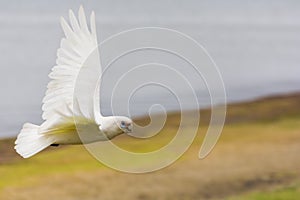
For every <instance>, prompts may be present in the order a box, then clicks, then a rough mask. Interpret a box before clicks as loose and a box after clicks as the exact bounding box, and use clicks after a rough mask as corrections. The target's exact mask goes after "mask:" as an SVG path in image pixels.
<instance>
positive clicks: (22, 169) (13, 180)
mask: <svg viewBox="0 0 300 200" xmlns="http://www.w3.org/2000/svg"><path fill="white" fill-rule="evenodd" d="M103 167H104V166H103V165H101V164H100V163H99V162H97V161H96V160H95V159H94V158H92V157H91V156H90V155H89V154H88V152H87V151H86V150H85V149H84V148H83V147H81V146H74V147H69V148H63V149H57V151H55V152H54V151H47V152H43V153H42V154H38V155H37V156H35V157H33V158H30V159H27V160H25V159H24V160H22V161H19V162H16V163H11V164H2V165H1V166H0V174H1V179H0V191H1V189H3V188H4V187H7V186H22V185H28V184H30V183H34V182H35V179H37V178H39V177H47V176H51V175H53V174H59V173H72V172H74V171H78V170H79V171H80V170H82V171H85V170H88V171H91V170H96V169H99V168H103Z"/></svg>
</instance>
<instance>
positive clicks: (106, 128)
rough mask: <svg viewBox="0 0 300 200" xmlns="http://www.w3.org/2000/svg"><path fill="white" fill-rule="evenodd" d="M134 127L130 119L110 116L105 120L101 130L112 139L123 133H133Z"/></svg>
mask: <svg viewBox="0 0 300 200" xmlns="http://www.w3.org/2000/svg"><path fill="white" fill-rule="evenodd" d="M132 127H133V123H132V120H131V119H130V118H128V117H123V116H110V117H105V118H104V119H103V122H102V124H101V125H100V127H99V129H100V130H101V131H102V132H104V133H105V134H106V135H107V137H108V138H110V139H111V138H113V137H115V136H117V135H120V134H122V133H130V132H132Z"/></svg>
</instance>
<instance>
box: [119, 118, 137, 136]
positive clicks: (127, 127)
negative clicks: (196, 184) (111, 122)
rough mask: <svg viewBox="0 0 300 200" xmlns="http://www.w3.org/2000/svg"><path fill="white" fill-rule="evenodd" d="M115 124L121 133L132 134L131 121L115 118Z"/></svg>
mask: <svg viewBox="0 0 300 200" xmlns="http://www.w3.org/2000/svg"><path fill="white" fill-rule="evenodd" d="M115 123H116V125H117V126H118V128H119V129H120V130H121V131H122V132H123V133H130V132H132V127H133V124H132V120H131V119H130V118H128V117H122V116H117V117H115Z"/></svg>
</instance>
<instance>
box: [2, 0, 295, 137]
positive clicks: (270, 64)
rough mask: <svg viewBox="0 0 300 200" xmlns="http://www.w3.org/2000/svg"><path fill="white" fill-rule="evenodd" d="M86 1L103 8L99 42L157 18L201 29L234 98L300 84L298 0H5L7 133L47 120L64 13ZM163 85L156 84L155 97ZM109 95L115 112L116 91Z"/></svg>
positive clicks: (191, 31) (159, 22)
mask: <svg viewBox="0 0 300 200" xmlns="http://www.w3.org/2000/svg"><path fill="white" fill-rule="evenodd" d="M80 4H83V5H84V7H85V9H86V12H87V14H88V13H90V12H91V11H92V10H94V11H95V12H96V17H97V22H96V23H97V30H98V38H99V39H98V40H99V42H101V41H103V40H105V39H106V38H108V37H109V36H111V35H113V34H117V33H119V32H121V31H124V30H127V29H132V28H137V27H151V26H154V27H165V28H171V29H175V30H178V31H181V32H183V33H185V34H187V35H189V36H191V37H193V38H194V39H195V40H196V41H197V42H199V43H200V44H202V45H203V46H204V47H205V48H206V49H207V51H208V52H209V53H210V55H211V57H212V58H213V59H214V61H215V62H216V64H217V66H218V67H219V69H220V72H221V75H222V77H223V80H224V83H225V87H226V93H227V99H228V102H234V101H241V100H248V99H253V98H256V97H259V96H267V95H271V94H280V93H289V92H292V91H298V90H299V89H300V79H299V74H300V67H299V64H298V63H299V61H300V57H299V56H298V55H299V54H298V52H300V45H299V44H300V37H299V35H300V20H299V18H300V12H299V9H300V3H299V2H298V1H293V0H287V1H281V0H272V1H271V0H262V1H235V0H230V1H226V2H225V1H216V0H213V1H187V2H182V1H161V2H152V1H151V2H150V1H135V0H131V1H128V2H124V1H115V0H114V1H84V2H82V1H63V2H61V1H56V0H55V1H51V3H50V2H49V1H34V0H29V1H26V2H25V1H24V2H19V1H0V5H1V6H0V23H1V30H0V52H1V55H2V56H1V63H2V65H1V73H0V85H1V86H0V87H1V102H0V110H1V113H0V133H1V134H0V137H6V136H15V135H16V134H17V133H18V131H19V129H20V126H21V124H23V123H24V122H26V121H33V122H35V123H40V122H41V117H40V116H41V102H42V98H43V96H44V93H45V91H46V85H47V83H48V81H49V78H48V76H47V75H48V73H49V72H50V70H51V68H52V67H53V66H54V65H55V60H56V50H57V48H58V47H59V44H60V40H61V38H62V36H63V32H62V30H61V27H60V23H59V18H60V16H64V17H66V18H67V17H68V10H69V9H70V8H71V9H73V10H74V11H76V12H77V10H78V7H79V5H80ZM116 70H118V69H116ZM109 78H111V77H108V79H109ZM159 92H160V91H159V90H158V91H155V90H154V91H153V90H152V91H151V93H152V94H151V95H152V97H153V98H154V99H155V101H157V100H158V99H159V96H158V95H159ZM103 95H104V96H106V95H105V94H103ZM205 95H206V94H205ZM161 96H163V95H161ZM206 96H207V95H206ZM163 97H164V98H165V96H163ZM136 98H139V97H136ZM102 100H103V102H102V104H103V111H104V114H110V107H109V99H106V98H103V99H102ZM139 102H140V103H139V104H138V105H136V106H135V108H134V109H133V110H134V112H133V113H132V114H133V115H135V116H137V115H138V116H140V115H144V114H147V112H148V108H145V98H144V101H143V96H141V97H140V101H139ZM143 102H144V103H143ZM151 103H155V102H151ZM200 103H201V102H200ZM202 103H203V102H202ZM170 109H172V110H176V106H174V107H171V108H170Z"/></svg>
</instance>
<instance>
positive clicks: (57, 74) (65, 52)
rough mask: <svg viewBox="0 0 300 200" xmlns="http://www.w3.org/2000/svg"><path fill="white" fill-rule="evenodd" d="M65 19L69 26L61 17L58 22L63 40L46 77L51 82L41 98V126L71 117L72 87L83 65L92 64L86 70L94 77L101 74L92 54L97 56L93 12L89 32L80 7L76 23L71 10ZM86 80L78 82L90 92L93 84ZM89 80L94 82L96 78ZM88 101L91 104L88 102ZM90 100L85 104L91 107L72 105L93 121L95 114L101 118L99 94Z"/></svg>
mask: <svg viewBox="0 0 300 200" xmlns="http://www.w3.org/2000/svg"><path fill="white" fill-rule="evenodd" d="M69 18H70V24H68V22H67V21H66V20H65V19H64V18H63V17H62V18H61V20H60V22H61V26H62V29H63V31H64V34H65V38H63V39H62V40H61V43H60V48H59V49H58V50H57V60H56V65H55V66H54V67H53V68H52V72H51V73H50V74H49V77H50V78H51V79H52V80H51V81H50V82H49V83H48V85H47V91H46V95H45V97H44V99H43V106H42V109H43V116H42V117H43V119H44V120H46V123H45V124H47V126H50V124H53V123H57V122H56V120H55V118H66V117H70V116H72V115H73V112H74V111H73V106H74V102H73V95H74V90H75V84H76V79H77V78H78V74H79V72H80V71H81V70H82V69H83V67H86V66H83V65H86V64H87V65H88V64H90V65H93V66H92V67H90V68H88V70H95V74H98V75H97V76H99V75H100V74H101V66H100V56H99V55H96V54H95V55H94V53H93V52H94V51H96V52H97V53H98V46H97V45H98V44H97V36H96V23H95V14H94V12H92V14H91V16H90V26H91V27H90V30H91V31H89V28H88V25H87V21H86V17H85V13H84V10H83V7H82V6H81V7H80V8H79V12H78V20H77V19H76V17H75V15H74V13H73V11H72V10H69ZM90 57H91V58H90ZM99 68H100V69H99ZM88 73H89V74H88V75H90V74H91V72H89V71H88ZM92 73H93V72H92ZM89 78H90V77H88V76H83V80H80V81H81V82H83V84H85V85H87V87H90V88H87V91H88V92H91V93H92V91H94V90H93V88H92V86H93V85H94V84H95V81H94V82H91V83H89ZM92 80H96V77H94V79H92ZM86 83H87V84H86ZM93 95H94V93H93ZM91 98H93V100H95V102H90V99H91ZM91 98H89V100H88V102H85V103H89V104H91V105H84V106H83V105H80V103H79V102H78V101H76V102H75V106H78V108H79V113H77V114H80V115H82V116H84V117H86V118H88V119H89V120H94V121H96V119H91V118H95V113H98V114H97V117H99V116H101V114H100V106H99V93H98V92H97V93H95V96H91ZM97 104H98V105H97ZM84 109H85V110H84ZM87 113H89V114H87ZM47 121H48V122H47Z"/></svg>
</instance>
